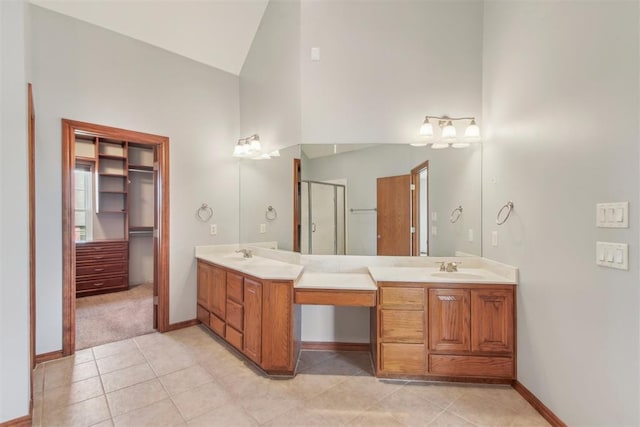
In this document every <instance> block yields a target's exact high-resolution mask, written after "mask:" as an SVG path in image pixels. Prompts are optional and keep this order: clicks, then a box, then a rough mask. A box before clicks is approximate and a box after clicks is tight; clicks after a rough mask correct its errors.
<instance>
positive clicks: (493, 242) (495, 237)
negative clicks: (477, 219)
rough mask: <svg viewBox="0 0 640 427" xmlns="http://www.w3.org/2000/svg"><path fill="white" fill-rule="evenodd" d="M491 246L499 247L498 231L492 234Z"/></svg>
mask: <svg viewBox="0 0 640 427" xmlns="http://www.w3.org/2000/svg"><path fill="white" fill-rule="evenodd" d="M491 245H492V246H498V232H497V231H492V232H491Z"/></svg>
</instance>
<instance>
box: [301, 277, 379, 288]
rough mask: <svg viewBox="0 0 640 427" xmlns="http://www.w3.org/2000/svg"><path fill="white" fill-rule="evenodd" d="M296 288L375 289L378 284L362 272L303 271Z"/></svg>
mask: <svg viewBox="0 0 640 427" xmlns="http://www.w3.org/2000/svg"><path fill="white" fill-rule="evenodd" d="M294 287H295V288H296V289H332V290H349V291H376V290H377V289H378V286H377V285H376V283H375V282H374V281H373V279H372V278H371V276H370V275H369V274H364V273H304V274H302V277H300V280H298V283H296V284H295V286H294Z"/></svg>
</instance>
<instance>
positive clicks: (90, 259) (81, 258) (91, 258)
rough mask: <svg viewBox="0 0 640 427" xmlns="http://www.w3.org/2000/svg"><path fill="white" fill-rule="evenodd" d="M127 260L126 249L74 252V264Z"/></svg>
mask: <svg viewBox="0 0 640 427" xmlns="http://www.w3.org/2000/svg"><path fill="white" fill-rule="evenodd" d="M126 260H127V251H126V250H121V251H115V252H113V251H108V252H107V251H96V252H93V251H92V252H83V253H76V264H89V263H95V264H98V263H104V262H118V261H126Z"/></svg>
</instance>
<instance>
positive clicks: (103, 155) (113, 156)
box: [98, 154, 126, 160]
mask: <svg viewBox="0 0 640 427" xmlns="http://www.w3.org/2000/svg"><path fill="white" fill-rule="evenodd" d="M98 157H100V158H101V159H113V160H125V159H126V157H125V156H119V155H116V154H98Z"/></svg>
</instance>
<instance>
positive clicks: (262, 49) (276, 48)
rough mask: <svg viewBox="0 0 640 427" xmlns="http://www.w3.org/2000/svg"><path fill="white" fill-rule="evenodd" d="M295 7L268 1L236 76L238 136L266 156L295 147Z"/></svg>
mask: <svg viewBox="0 0 640 427" xmlns="http://www.w3.org/2000/svg"><path fill="white" fill-rule="evenodd" d="M299 50H300V2H299V1H291V0H271V1H270V2H269V4H268V5H267V8H266V10H265V12H264V15H263V17H262V21H261V22H260V26H259V27H258V31H257V32H256V35H255V37H254V39H253V43H252V45H251V48H250V49H249V53H248V55H247V58H246V60H245V63H244V65H243V66H242V71H241V72H240V117H241V119H240V122H241V135H242V136H243V137H247V136H250V135H252V134H255V133H257V134H259V135H260V140H261V142H262V144H263V145H264V146H265V148H266V149H268V150H267V151H272V150H274V149H276V148H282V147H288V146H290V145H295V144H299V143H300V133H301V131H300V114H301V113H300V52H299Z"/></svg>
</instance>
